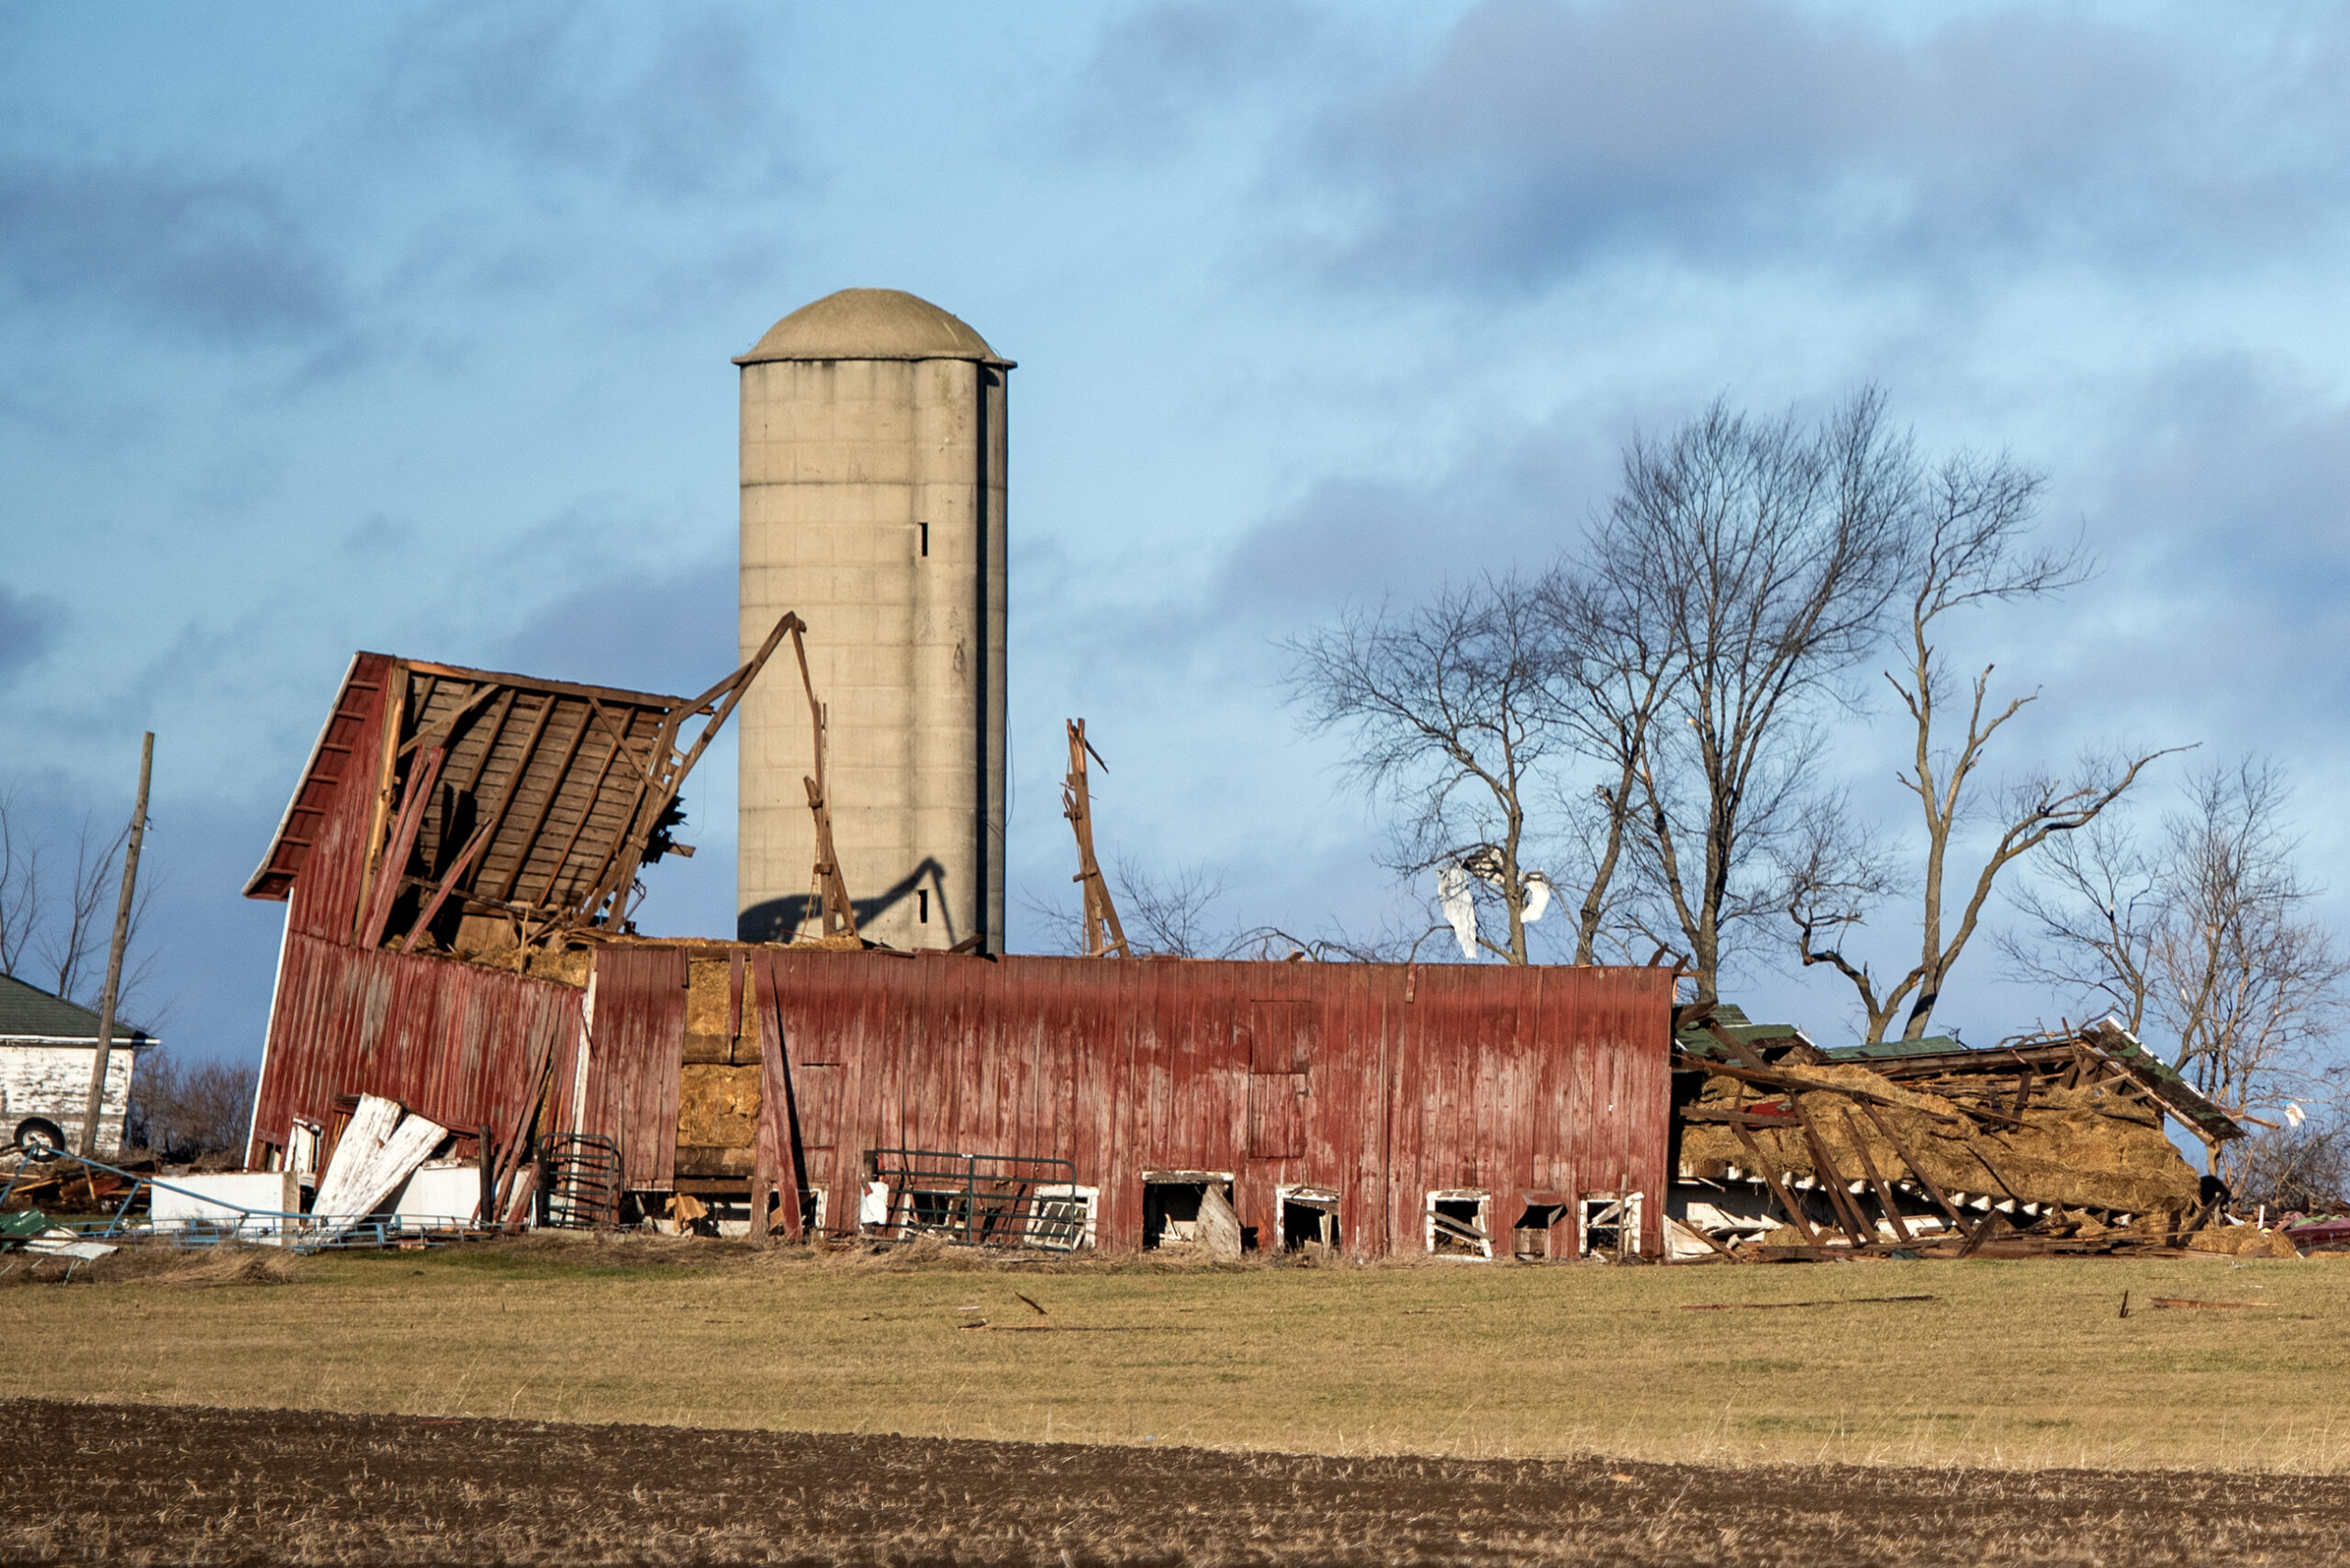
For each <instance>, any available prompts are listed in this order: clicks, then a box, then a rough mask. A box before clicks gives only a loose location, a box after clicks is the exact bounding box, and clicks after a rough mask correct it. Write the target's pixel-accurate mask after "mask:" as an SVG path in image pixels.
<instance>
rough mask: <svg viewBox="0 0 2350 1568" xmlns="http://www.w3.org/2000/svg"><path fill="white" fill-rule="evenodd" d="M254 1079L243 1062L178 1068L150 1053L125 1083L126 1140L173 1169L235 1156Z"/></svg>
mask: <svg viewBox="0 0 2350 1568" xmlns="http://www.w3.org/2000/svg"><path fill="white" fill-rule="evenodd" d="M258 1080H259V1074H258V1072H257V1071H256V1070H255V1069H254V1068H253V1066H252V1064H251V1063H249V1062H222V1061H210V1062H205V1063H202V1064H200V1065H198V1066H196V1067H190V1068H183V1067H181V1065H180V1063H179V1061H178V1059H177V1058H174V1057H173V1056H172V1055H171V1054H170V1052H169V1050H168V1049H162V1050H155V1051H151V1052H149V1053H147V1056H146V1058H145V1059H144V1060H142V1061H141V1062H140V1064H139V1072H138V1075H137V1077H135V1078H134V1079H133V1080H132V1081H131V1090H130V1121H129V1141H130V1142H131V1143H133V1144H134V1145H137V1146H140V1147H143V1148H148V1149H150V1150H151V1151H153V1153H154V1154H155V1155H156V1156H157V1157H158V1158H160V1159H168V1160H171V1161H173V1163H175V1164H185V1163H188V1162H191V1161H196V1160H200V1159H205V1158H206V1157H207V1156H215V1155H225V1154H234V1153H238V1152H241V1150H242V1149H243V1148H244V1144H245V1132H246V1127H247V1124H248V1122H249V1120H250V1119H251V1117H252V1108H253V1091H254V1087H255V1084H256V1083H257V1081H258Z"/></svg>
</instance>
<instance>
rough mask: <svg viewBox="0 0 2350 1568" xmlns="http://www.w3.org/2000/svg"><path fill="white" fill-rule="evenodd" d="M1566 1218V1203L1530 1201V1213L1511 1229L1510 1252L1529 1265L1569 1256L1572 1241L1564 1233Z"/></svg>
mask: <svg viewBox="0 0 2350 1568" xmlns="http://www.w3.org/2000/svg"><path fill="white" fill-rule="evenodd" d="M1552 1196H1553V1197H1556V1194H1552ZM1566 1217H1567V1205H1566V1204H1565V1203H1563V1202H1543V1201H1539V1200H1536V1199H1528V1200H1527V1204H1526V1212H1525V1213H1524V1214H1522V1215H1518V1216H1517V1223H1516V1225H1515V1226H1511V1227H1510V1244H1511V1245H1510V1250H1511V1251H1512V1252H1513V1253H1515V1254H1516V1257H1517V1258H1518V1259H1519V1260H1520V1261H1523V1262H1527V1263H1536V1262H1541V1261H1543V1260H1547V1259H1551V1258H1564V1257H1567V1256H1569V1255H1570V1254H1569V1253H1568V1250H1567V1244H1568V1238H1566V1237H1564V1236H1562V1235H1561V1230H1562V1229H1563V1227H1564V1223H1565V1220H1566Z"/></svg>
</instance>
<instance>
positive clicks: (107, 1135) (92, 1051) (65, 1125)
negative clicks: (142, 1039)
mask: <svg viewBox="0 0 2350 1568" xmlns="http://www.w3.org/2000/svg"><path fill="white" fill-rule="evenodd" d="M96 1053H97V1047H96V1046H95V1045H93V1044H91V1043H89V1042H87V1041H73V1040H23V1039H8V1040H0V1140H14V1139H15V1137H16V1136H17V1127H19V1126H22V1125H23V1124H24V1123H25V1122H26V1121H27V1120H28V1119H30V1118H33V1117H39V1118H40V1119H41V1120H42V1121H45V1122H52V1123H54V1124H56V1126H57V1127H58V1129H59V1130H60V1131H62V1133H64V1135H65V1147H66V1148H69V1149H73V1150H75V1151H79V1150H80V1148H81V1147H82V1117H83V1114H84V1112H85V1111H86V1110H87V1109H88V1108H89V1103H90V1069H91V1066H92V1058H94V1057H95V1055H96ZM136 1054H137V1053H136V1050H135V1048H134V1047H130V1046H117V1047H115V1048H114V1050H113V1052H112V1053H111V1054H110V1055H109V1056H108V1057H107V1058H106V1093H105V1095H104V1096H103V1097H102V1098H101V1099H100V1101H99V1103H98V1150H97V1152H98V1158H99V1159H120V1158H121V1155H122V1128H123V1120H124V1118H125V1117H126V1116H128V1115H129V1113H130V1079H131V1073H132V1071H133V1069H134V1066H135V1062H136Z"/></svg>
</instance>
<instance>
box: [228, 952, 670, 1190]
mask: <svg viewBox="0 0 2350 1568" xmlns="http://www.w3.org/2000/svg"><path fill="white" fill-rule="evenodd" d="M579 1002H580V993H579V992H578V991H576V990H574V989H573V988H571V987H569V986H564V985H557V984H554V982H552V981H549V980H532V979H530V978H528V977H526V976H522V975H517V974H510V973H508V972H506V971H504V970H499V969H479V968H476V967H475V966H473V965H470V964H461V963H455V962H452V961H451V960H448V959H445V958H420V957H413V956H410V955H408V954H404V953H396V952H393V951H391V950H390V949H388V948H379V949H375V950H372V951H371V950H369V949H365V948H360V947H353V946H348V945H346V944H343V943H338V942H330V941H327V940H325V939H323V938H320V937H317V936H312V935H307V934H305V933H303V932H300V931H290V932H288V933H287V934H286V937H285V959H284V962H283V965H282V967H281V968H280V969H279V971H278V983H277V999H276V1002H275V1003H274V1006H273V1008H272V1010H271V1014H270V1020H269V1048H268V1054H267V1055H266V1056H265V1057H264V1058H263V1069H262V1078H261V1084H260V1087H259V1090H258V1098H257V1102H256V1104H255V1107H254V1115H253V1131H254V1139H255V1143H256V1145H259V1144H274V1145H277V1146H279V1147H283V1146H284V1145H285V1142H286V1135H287V1131H288V1128H289V1125H290V1123H291V1121H292V1119H293V1118H294V1117H297V1116H299V1117H303V1118H305V1119H307V1120H309V1121H313V1122H316V1123H318V1124H319V1126H332V1125H333V1120H334V1116H333V1113H334V1103H335V1099H336V1097H337V1096H338V1095H342V1094H358V1093H368V1094H380V1095H383V1096H385V1097H386V1098H387V1099H393V1100H397V1101H398V1102H400V1103H402V1104H404V1105H406V1106H407V1107H408V1109H410V1110H412V1111H415V1112H417V1113H418V1114H421V1115H425V1116H429V1117H431V1119H432V1120H433V1121H436V1122H439V1123H440V1124H441V1125H442V1126H445V1127H451V1128H453V1129H456V1130H458V1131H461V1132H471V1131H473V1130H474V1129H475V1128H476V1127H478V1126H481V1125H482V1124H483V1123H485V1122H487V1123H491V1124H493V1125H495V1126H499V1127H504V1126H509V1125H510V1124H511V1122H512V1121H513V1111H514V1109H515V1107H516V1106H517V1105H518V1104H520V1103H521V1101H522V1099H523V1097H524V1095H525V1094H526V1093H527V1092H532V1091H534V1090H535V1087H536V1086H535V1085H531V1084H526V1082H525V1079H526V1077H527V1075H528V1073H529V1070H530V1063H531V1061H532V1053H533V1051H534V1049H536V1048H539V1047H544V1049H545V1050H546V1051H547V1052H549V1053H550V1054H551V1055H552V1056H553V1057H554V1058H555V1059H557V1060H568V1059H569V1058H571V1057H572V1056H573V1055H575V1054H576V1052H575V1042H576V1040H577V1038H578V1035H579V1027H580V1020H579ZM673 1119H674V1118H673ZM254 1153H255V1154H256V1155H258V1153H259V1149H258V1148H255V1150H254Z"/></svg>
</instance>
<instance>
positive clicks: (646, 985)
mask: <svg viewBox="0 0 2350 1568" xmlns="http://www.w3.org/2000/svg"><path fill="white" fill-rule="evenodd" d="M593 1036H594V1037H593V1039H592V1040H591V1042H590V1043H589V1045H588V1093H587V1098H586V1101H585V1112H584V1114H582V1116H581V1117H580V1123H579V1126H578V1128H577V1129H576V1130H577V1131H580V1132H586V1133H600V1134H602V1135H603V1136H604V1137H609V1138H610V1139H611V1140H612V1141H613V1142H614V1143H616V1144H618V1145H619V1146H620V1151H621V1169H622V1170H623V1171H625V1172H626V1174H627V1180H628V1185H629V1186H631V1187H632V1188H637V1189H641V1190H642V1189H651V1190H655V1191H666V1190H668V1189H669V1187H670V1185H671V1183H672V1182H674V1181H675V1180H676V1174H675V1173H676V1170H677V1081H678V1067H679V1064H680V1062H681V1061H682V1060H683V1059H684V1049H685V1043H686V953H685V950H684V949H683V948H680V947H634V946H631V947H608V948H605V949H602V950H601V951H599V952H598V954H597V955H596V1016H595V1028H594V1031H593Z"/></svg>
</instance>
